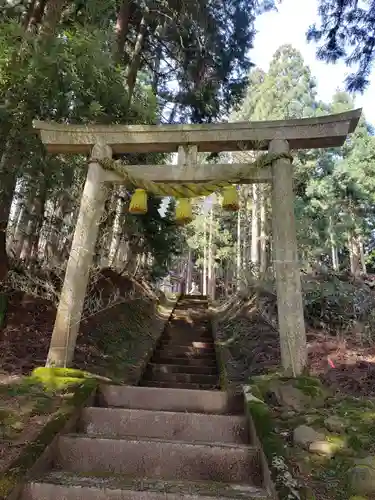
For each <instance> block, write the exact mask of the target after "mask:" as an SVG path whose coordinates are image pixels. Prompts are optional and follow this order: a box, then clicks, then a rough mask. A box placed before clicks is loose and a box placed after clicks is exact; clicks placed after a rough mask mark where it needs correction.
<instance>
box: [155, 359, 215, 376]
mask: <svg viewBox="0 0 375 500" xmlns="http://www.w3.org/2000/svg"><path fill="white" fill-rule="evenodd" d="M176 361H178V359H177V360H176ZM148 366H149V367H151V368H156V367H159V368H160V367H162V366H163V367H164V366H165V367H166V368H170V369H176V370H179V369H181V370H185V369H186V367H187V366H188V367H189V365H183V364H182V365H178V364H176V363H155V362H153V361H151V362H150V363H149V364H148ZM190 368H196V369H197V370H209V371H212V370H215V367H212V366H194V365H192V366H190ZM182 373H188V372H182ZM194 374H195V373H192V375H194ZM207 375H215V373H208V374H207Z"/></svg>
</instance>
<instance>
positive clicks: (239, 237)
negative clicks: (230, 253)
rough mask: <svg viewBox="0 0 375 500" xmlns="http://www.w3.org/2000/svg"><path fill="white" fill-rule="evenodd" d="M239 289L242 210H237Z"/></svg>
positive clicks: (237, 272) (237, 275)
mask: <svg viewBox="0 0 375 500" xmlns="http://www.w3.org/2000/svg"><path fill="white" fill-rule="evenodd" d="M236 277H237V290H239V289H240V281H241V210H238V212H237V259H236Z"/></svg>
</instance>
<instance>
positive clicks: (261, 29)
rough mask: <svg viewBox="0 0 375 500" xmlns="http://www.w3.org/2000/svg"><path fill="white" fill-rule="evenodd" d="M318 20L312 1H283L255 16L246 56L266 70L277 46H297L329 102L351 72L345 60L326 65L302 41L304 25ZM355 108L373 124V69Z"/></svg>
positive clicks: (320, 91) (314, 46) (305, 27)
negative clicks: (358, 108)
mask: <svg viewBox="0 0 375 500" xmlns="http://www.w3.org/2000/svg"><path fill="white" fill-rule="evenodd" d="M316 20H318V16H317V1H316V0H283V1H282V3H281V5H279V6H278V12H267V13H265V14H262V15H261V16H258V18H257V20H256V22H255V27H256V30H257V34H256V36H255V40H254V49H252V50H251V51H250V58H251V60H252V62H253V63H254V64H256V66H259V67H260V68H262V69H263V70H265V71H267V70H268V66H269V63H270V61H271V58H272V56H273V54H274V53H275V52H276V50H277V49H278V48H279V47H280V45H284V44H290V45H292V46H293V47H294V48H295V49H298V50H299V51H300V52H301V54H302V56H303V58H304V60H305V63H306V64H307V65H308V66H309V67H310V69H311V73H312V75H313V76H315V78H316V80H317V90H318V97H319V98H320V99H321V100H322V101H325V102H329V101H330V99H331V97H332V95H333V94H334V93H335V91H336V89H338V88H339V89H341V90H344V88H345V84H344V80H345V78H346V76H347V75H348V74H349V73H350V72H351V71H350V68H347V67H346V66H345V63H343V62H340V63H336V64H327V63H324V62H322V61H318V60H317V58H316V55H315V54H316V45H315V44H314V43H312V42H311V43H307V42H306V31H307V29H308V27H309V26H310V25H311V24H313V23H314V22H315V21H316ZM355 104H356V107H362V108H363V111H364V114H365V116H366V119H367V121H368V122H370V123H371V124H373V125H375V69H374V72H373V75H372V78H371V84H370V86H369V87H368V88H367V90H366V91H365V92H364V94H363V95H357V96H356V97H355Z"/></svg>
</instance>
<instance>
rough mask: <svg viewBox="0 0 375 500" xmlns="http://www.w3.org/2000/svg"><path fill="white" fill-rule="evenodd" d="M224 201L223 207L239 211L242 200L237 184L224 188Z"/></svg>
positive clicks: (231, 210)
mask: <svg viewBox="0 0 375 500" xmlns="http://www.w3.org/2000/svg"><path fill="white" fill-rule="evenodd" d="M222 194H223V203H222V207H223V208H224V210H228V211H230V212H237V210H238V209H239V208H240V202H239V199H238V192H237V189H236V186H227V187H225V188H223V193H222Z"/></svg>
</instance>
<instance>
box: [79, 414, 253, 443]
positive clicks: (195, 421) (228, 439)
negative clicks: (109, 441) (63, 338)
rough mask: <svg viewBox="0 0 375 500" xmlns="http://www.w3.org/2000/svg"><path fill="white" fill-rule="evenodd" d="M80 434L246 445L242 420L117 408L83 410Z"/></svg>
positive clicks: (243, 418) (244, 419) (237, 417)
mask: <svg viewBox="0 0 375 500" xmlns="http://www.w3.org/2000/svg"><path fill="white" fill-rule="evenodd" d="M80 430H82V431H83V432H85V433H86V434H87V435H89V436H105V437H123V436H126V437H129V436H135V437H138V436H142V438H143V437H145V438H160V439H166V440H177V441H189V442H197V441H201V442H206V443H207V442H210V443H215V442H217V443H232V444H246V443H248V439H249V434H248V432H247V425H246V418H245V417H243V416H234V415H205V414H201V413H182V412H166V411H151V410H131V409H120V408H84V410H83V412H82V415H81V421H80Z"/></svg>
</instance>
